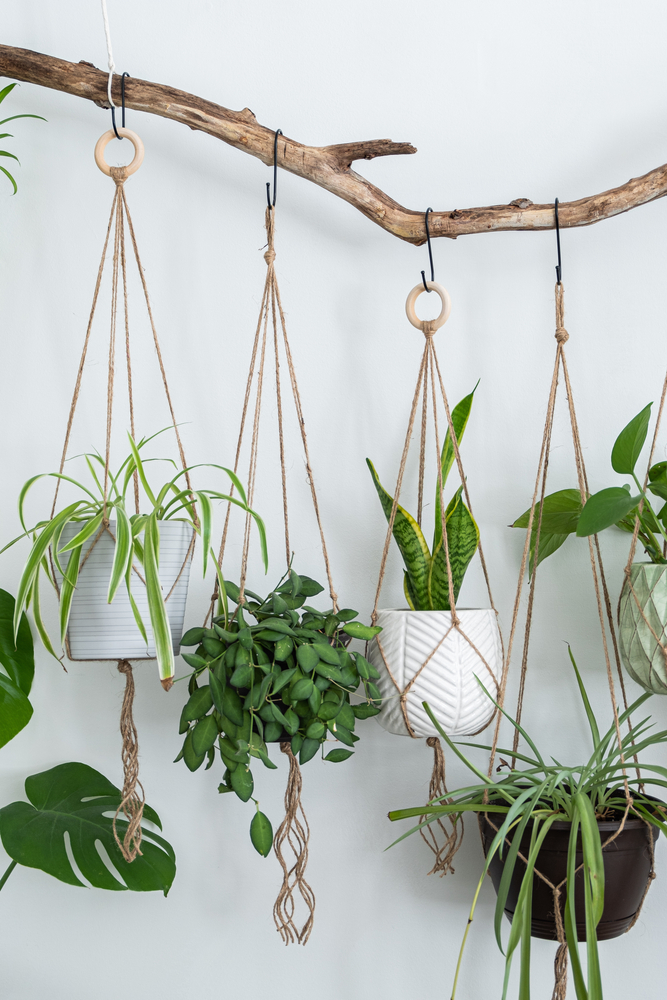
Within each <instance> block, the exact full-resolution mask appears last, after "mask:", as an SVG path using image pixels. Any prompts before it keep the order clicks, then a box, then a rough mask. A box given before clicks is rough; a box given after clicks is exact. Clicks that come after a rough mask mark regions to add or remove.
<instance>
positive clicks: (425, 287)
mask: <svg viewBox="0 0 667 1000" xmlns="http://www.w3.org/2000/svg"><path fill="white" fill-rule="evenodd" d="M432 211H433V209H432V208H427V209H426V214H425V216H424V225H425V226H426V242H427V243H428V261H429V264H430V265H431V281H435V274H434V271H433V251H432V250H431V233H430V232H429V228H428V213H429V212H432ZM422 281H423V283H424V291H425V292H432V291H433V289H432V288H429V287H428V285H427V284H426V274H425V272H424V271H422Z"/></svg>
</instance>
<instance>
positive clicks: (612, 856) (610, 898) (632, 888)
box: [479, 814, 660, 941]
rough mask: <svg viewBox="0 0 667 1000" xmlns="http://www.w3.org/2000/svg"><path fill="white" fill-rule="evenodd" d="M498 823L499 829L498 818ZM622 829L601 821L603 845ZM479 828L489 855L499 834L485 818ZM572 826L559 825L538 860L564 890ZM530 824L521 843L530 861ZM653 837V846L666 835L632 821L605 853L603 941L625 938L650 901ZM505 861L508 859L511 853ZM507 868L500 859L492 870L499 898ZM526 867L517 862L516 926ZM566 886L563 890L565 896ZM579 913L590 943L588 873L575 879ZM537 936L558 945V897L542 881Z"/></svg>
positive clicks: (537, 890)
mask: <svg viewBox="0 0 667 1000" xmlns="http://www.w3.org/2000/svg"><path fill="white" fill-rule="evenodd" d="M492 818H493V821H494V823H495V824H496V826H497V825H498V821H497V819H496V814H494V815H493V817H492ZM620 825H621V823H620V820H598V828H599V830H600V834H601V836H602V843H604V841H605V840H607V839H608V838H609V837H611V836H612V835H613V834H614V833H615V832H616V831H617V830H618V828H619V826H620ZM479 827H480V832H481V834H482V844H483V847H484V854H485V855H486V853H487V851H488V849H489V847H490V846H491V843H492V841H493V838H494V837H495V835H496V831H495V830H494V828H493V827H492V826H491V824H490V822H489V819H488V818H487V816H486V815H480V817H479ZM570 827H571V823H567V822H563V821H560V820H557V821H556V822H555V823H554V824H553V826H552V827H551V829H550V830H549V832H548V833H547V835H546V837H545V838H544V843H543V844H542V847H541V848H540V853H539V854H538V856H537V863H536V866H535V867H536V869H537V870H539V871H540V872H541V873H542V875H544V876H545V877H546V878H548V879H549V881H550V882H551V883H552V884H553V885H558V884H559V883H560V882H562V881H563V879H564V878H565V877H566V875H567V850H568V844H569V841H570ZM530 832H531V831H530V824H529V826H528V828H527V830H526V832H525V834H524V837H523V839H522V841H521V853H522V854H523V855H524V857H527V855H528V851H529V847H530ZM651 835H653V843H654V844H655V841H656V840H657V838H658V836H659V835H660V831H659V830H658V829H657V828H656V827H650V828H649V827H648V826H647V825H646V823H644V822H643V821H642V820H639V819H627V820H626V821H625V826H624V828H623V831H622V832H621V833H620V834H619V835H618V837H617V838H616V840H615V841H613V843H611V844H609V845H608V846H607V847H606V848H604V850H603V860H604V876H605V888H604V910H603V911H602V919H601V920H600V923H599V924H598V928H597V938H598V941H607V940H609V938H615V937H619V935H621V934H624V933H625V931H626V930H627V929H628V927H629V926H630V924H631V923H632V920H633V918H634V917H635V915H636V913H637V910H638V909H639V906H640V904H641V901H642V896H643V895H644V889H645V888H646V883H647V881H648V878H649V875H650V872H651V851H650V840H649V837H650V836H651ZM577 848H578V849H577V867H578V866H579V865H580V864H581V862H582V861H583V855H582V853H581V837H580V838H579V842H578V845H577ZM505 857H507V854H506V853H505ZM504 867H505V866H504V862H503V860H502V859H501V858H500V857H499V855H498V853H496V854H495V855H494V857H493V859H492V861H491V864H490V865H489V874H490V875H491V881H492V882H493V886H494V888H495V890H496V892H498V889H499V887H500V880H501V878H502V875H503V869H504ZM525 870H526V869H525V865H524V864H523V862H522V861H521V860H520V859H517V862H516V866H515V868H514V873H513V875H512V881H511V883H510V889H509V893H508V895H507V902H506V905H505V914H506V916H507V917H508V918H509V920H510V921H511V920H512V917H513V916H514V909H515V907H516V903H517V899H518V897H519V890H520V888H521V881H522V879H523V875H524V872H525ZM564 889H565V886H563V890H564ZM564 910H565V892H564V891H562V892H561V913H563V912H564ZM575 911H576V916H577V938H578V940H579V941H585V940H586V924H585V910H584V881H583V872H582V871H580V872H578V873H577V875H576V878H575ZM531 934H532V936H533V937H536V938H546V939H547V940H549V941H557V940H558V935H557V933H556V920H555V917H554V896H553V892H552V891H551V889H550V888H549V886H548V885H546V884H545V883H544V882H543V881H542V879H541V878H539V877H538V876H537V875H536V876H535V878H534V880H533V910H532V923H531Z"/></svg>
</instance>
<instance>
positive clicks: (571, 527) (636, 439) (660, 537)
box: [512, 403, 667, 573]
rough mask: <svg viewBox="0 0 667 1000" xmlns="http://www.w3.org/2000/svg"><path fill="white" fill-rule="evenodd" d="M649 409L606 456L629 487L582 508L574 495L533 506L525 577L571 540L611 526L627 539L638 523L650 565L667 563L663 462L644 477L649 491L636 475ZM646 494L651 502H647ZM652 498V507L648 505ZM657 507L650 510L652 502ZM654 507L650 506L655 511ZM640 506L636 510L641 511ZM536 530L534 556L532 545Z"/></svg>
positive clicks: (521, 521) (562, 493) (603, 493)
mask: <svg viewBox="0 0 667 1000" xmlns="http://www.w3.org/2000/svg"><path fill="white" fill-rule="evenodd" d="M651 406H652V404H651V403H649V404H648V406H645V407H644V409H643V410H641V411H640V412H639V413H638V414H637V416H636V417H633V418H632V420H631V421H630V423H629V424H627V426H626V427H624V428H623V430H622V431H621V433H620V434H619V435H618V437H617V438H616V441H615V442H614V447H613V448H612V451H611V466H612V469H613V470H614V472H616V473H618V475H621V476H629V477H630V479H631V480H632V481H631V482H630V483H628V482H625V483H623V484H622V485H617V486H609V487H607V488H606V489H603V490H600V491H599V492H598V493H594V494H593V495H592V496H588V497H587V498H586V501H585V503H584V504H582V500H581V493H580V491H579V490H577V489H567V490H559V491H558V492H556V493H551V494H549V496H546V497H545V498H544V502H543V503H542V504H539V503H538V504H537V506H536V508H535V515H534V519H533V528H532V533H531V546H530V572H531V573H532V571H533V568H534V567H535V566H537V565H539V564H540V563H541V562H542V561H543V560H544V559H546V558H547V556H550V555H552V554H553V553H554V552H556V551H557V550H558V549H559V548H560V547H561V545H563V544H564V542H566V541H567V539H568V537H569V536H570V535H577V536H578V537H580V538H581V537H586V536H588V535H594V534H598V533H599V532H600V531H604V530H605V529H606V528H611V527H613V526H615V527H617V528H620V529H621V530H622V531H626V532H630V533H632V532H633V531H634V529H635V521H636V518H639V534H638V540H639V543H640V544H641V545H642V546H643V548H644V551H645V553H646V555H647V556H648V558H649V560H650V561H651V562H652V563H656V564H664V563H667V558H666V557H665V549H666V546H667V503H665V501H667V462H665V461H662V462H656V463H655V464H654V465H652V466H651V468H650V469H649V472H648V485H647V488H646V489H644V486H643V483H642V482H640V480H639V478H638V476H637V473H636V468H637V463H638V461H639V458H640V456H641V453H642V450H643V448H644V444H645V442H646V435H647V433H648V426H649V421H650V418H651ZM649 494H651V496H649ZM651 497H653V498H654V499H653V502H651ZM656 499H657V500H658V501H659V504H655V500H656ZM654 504H655V506H654ZM640 505H641V507H640ZM529 519H530V510H527V511H526V512H525V513H524V514H522V515H521V517H519V518H517V520H516V521H515V522H514V523H513V525H512V527H513V528H527V527H528V522H529ZM538 529H539V552H538V553H537V558H536V557H535V545H536V540H537V533H538Z"/></svg>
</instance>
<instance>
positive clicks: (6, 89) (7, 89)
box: [0, 83, 46, 194]
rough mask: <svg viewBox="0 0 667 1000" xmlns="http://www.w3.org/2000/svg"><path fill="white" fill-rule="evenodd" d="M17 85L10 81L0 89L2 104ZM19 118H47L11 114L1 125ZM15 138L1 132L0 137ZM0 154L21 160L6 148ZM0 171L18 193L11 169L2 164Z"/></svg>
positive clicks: (0, 122) (41, 119)
mask: <svg viewBox="0 0 667 1000" xmlns="http://www.w3.org/2000/svg"><path fill="white" fill-rule="evenodd" d="M15 86H16V84H15V83H9V84H7V86H6V87H3V89H2V90H0V104H2V102H3V101H4V100H5V98H6V97H8V95H9V94H11V92H12V90H13V89H14V87H15ZM18 118H39V120H40V121H42V122H45V121H46V118H42V116H41V115H10V117H9V118H3V119H2V120H1V121H0V125H6V124H7V122H13V121H16V120H17V119H18ZM13 138H14V137H13V136H12V135H10V133H9V132H3V133H2V134H0V139H13ZM0 156H5V157H8V158H9V159H10V160H16V162H17V163H18V162H19V158H18V156H14V154H13V153H8V152H7V150H6V149H0ZM0 171H1V172H2V173H3V174H4V175H5V177H7V178H8V180H9V182H10V184H11V185H12V187H13V188H14V191H13V192H12V193H13V194H16V192H17V191H18V187H17V184H16V181H15V180H14V177H13V176H12V174H10V172H9V170H7V169H6V168H5V167H2V166H0Z"/></svg>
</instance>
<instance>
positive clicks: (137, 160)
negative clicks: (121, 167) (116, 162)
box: [95, 128, 144, 177]
mask: <svg viewBox="0 0 667 1000" xmlns="http://www.w3.org/2000/svg"><path fill="white" fill-rule="evenodd" d="M118 135H119V136H120V137H121V139H129V140H130V142H131V143H132V145H133V146H134V159H133V160H132V162H131V163H128V164H127V166H126V167H125V173H126V174H127V176H128V177H129V176H130V174H133V173H135V172H136V171H137V170H138V169H139V167H140V166H141V164H142V163H143V162H144V144H143V142H142V141H141V139H140V138H139V136H138V135H137V133H136V132H132V130H131V129H129V128H119V129H118ZM115 138H116V133H115V132H114V130H113V129H112V128H110V129H109V131H108V132H105V133H104V135H101V136H100V137H99V139H98V140H97V143H96V145H95V163H96V164H97V166H98V167H99V168H100V170H101V171H102V173H103V174H106V175H107V177H111V167H110V166H109V164H108V163H107V161H106V160H105V159H104V150H105V149H106V148H107V146H108V145H109V143H110V142H111V140H112V139H115Z"/></svg>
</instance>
